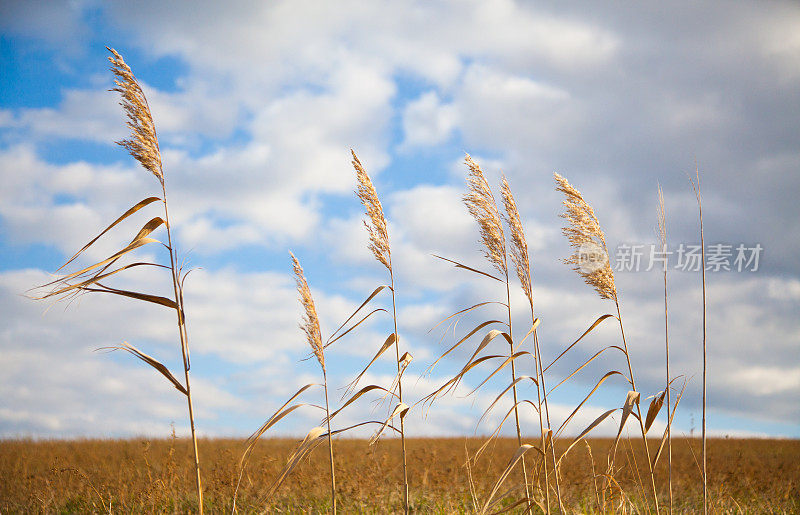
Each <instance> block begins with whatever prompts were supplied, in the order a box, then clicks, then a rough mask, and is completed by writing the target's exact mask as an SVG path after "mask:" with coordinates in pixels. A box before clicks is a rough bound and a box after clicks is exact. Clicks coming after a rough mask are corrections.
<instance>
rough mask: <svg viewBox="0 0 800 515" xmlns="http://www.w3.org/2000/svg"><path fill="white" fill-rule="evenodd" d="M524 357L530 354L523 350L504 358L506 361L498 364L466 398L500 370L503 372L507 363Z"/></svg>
mask: <svg viewBox="0 0 800 515" xmlns="http://www.w3.org/2000/svg"><path fill="white" fill-rule="evenodd" d="M525 355H528V356H530V355H531V353H530V352H528V351H525V350H523V351H520V352H516V353H514V354H512V355H511V356H508V357H507V358H506V359H505V360H504V361H503V362H502V363H501V364H500V366H499V367H497V368H495V369H494V372H492V373H491V374H489V376H488V377H487V378H486V379H484V380H483V382H482V383H481V384H479V385H478V386H476V387H475V388H474V389H473V390H472V391H471V392H469V393H468V394H467V396H470V395H472V394H473V393H475V392H477V391H478V390H479V389H480V387H481V386H483V385H485V384H486V383H488V382H489V380H490V379H491V378H492V377H494V376H495V374H497V373H498V372H500V371H501V370H503V369H504V368H505V367H506V365H508V364H509V363H511V362H512V361H514V360H515V359H517V358H519V357H521V356H525Z"/></svg>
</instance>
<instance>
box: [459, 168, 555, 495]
mask: <svg viewBox="0 0 800 515" xmlns="http://www.w3.org/2000/svg"><path fill="white" fill-rule="evenodd" d="M465 162H466V164H467V167H469V172H468V174H467V185H468V187H469V193H467V194H466V195H465V196H464V203H465V204H466V205H467V209H468V210H469V213H470V214H471V215H472V217H473V218H474V219H475V221H476V222H478V228H479V231H480V235H481V241H482V243H483V247H484V250H483V253H484V255H485V256H486V259H487V260H488V261H489V263H491V264H492V266H493V267H494V268H495V269H497V271H498V272H500V273H501V274H502V276H503V278H504V282H505V287H506V310H507V314H508V334H509V336H510V338H509V341H508V344H509V358H510V359H511V381H512V383H511V384H512V385H513V386H512V393H513V397H514V423H515V424H516V430H517V444H518V445H519V446H522V431H521V429H520V424H519V410H518V408H517V405H518V404H519V401H518V400H517V385H516V382H517V372H516V368H515V364H514V359H513V357H514V339H513V338H514V337H513V335H514V333H513V329H512V324H511V290H510V281H509V275H508V253H507V249H506V240H505V233H504V232H503V224H502V221H501V217H500V211H499V210H498V208H497V202H496V201H495V198H494V194H493V193H492V190H491V188H489V183H487V182H486V178H485V177H484V175H483V171H482V170H481V167H480V166H479V165H478V163H476V162H475V161H473V160H472V158H471V157H470V156H469V154H468V155H467V156H466V158H465ZM525 253H526V255H527V249H526V250H525ZM542 451H543V452H544V449H542ZM521 464H522V477H523V479H524V481H525V496H526V497H527V498H528V499H532V497H531V492H530V486H529V484H528V471H527V468H526V465H525V457H524V456H521Z"/></svg>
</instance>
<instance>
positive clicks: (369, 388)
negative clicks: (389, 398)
mask: <svg viewBox="0 0 800 515" xmlns="http://www.w3.org/2000/svg"><path fill="white" fill-rule="evenodd" d="M373 390H380V391H382V392H386V394H387V395H394V393H393V392H391V391H389V390H387V389H386V388H384V387H383V386H378V385H376V384H371V385H369V386H365V387H364V388H362V389H360V390H359V391H358V392H356V393H355V394H354V395H353V396H352V397H350V398H349V399H347V402H345V403H344V404H342V406H341V407H340V408H339V409H337V410H336V411H334V412H333V413H331V416H330V418H331V419H333V417H335V416H336V415H338V414H339V413H340V412H341V411H342V410H343V409H345V408H346V407H347V406H349V405H351V404H352V403H354V402H355V401H356V400H358V398H359V397H361V396H362V395H364V394H365V393H369V392H371V391H373ZM394 396H395V397H396V395H394Z"/></svg>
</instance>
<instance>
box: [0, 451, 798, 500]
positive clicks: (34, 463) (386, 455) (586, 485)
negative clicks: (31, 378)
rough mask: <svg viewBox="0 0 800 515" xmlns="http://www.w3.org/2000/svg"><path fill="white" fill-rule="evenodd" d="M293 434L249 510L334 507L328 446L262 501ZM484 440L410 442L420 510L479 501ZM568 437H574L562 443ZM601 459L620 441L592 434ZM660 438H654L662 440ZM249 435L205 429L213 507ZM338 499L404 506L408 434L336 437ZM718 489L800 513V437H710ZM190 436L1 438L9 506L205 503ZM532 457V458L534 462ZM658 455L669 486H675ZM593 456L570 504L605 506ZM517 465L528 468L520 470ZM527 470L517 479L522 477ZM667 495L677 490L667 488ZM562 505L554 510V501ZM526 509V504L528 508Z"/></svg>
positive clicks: (680, 462)
mask: <svg viewBox="0 0 800 515" xmlns="http://www.w3.org/2000/svg"><path fill="white" fill-rule="evenodd" d="M296 443H297V442H296V440H292V439H265V440H263V441H261V442H259V444H258V445H257V446H256V449H255V451H254V454H253V456H252V458H251V461H250V464H249V465H248V467H247V472H246V473H245V475H244V478H243V480H242V485H241V488H240V491H239V494H238V497H237V510H238V511H239V512H241V513H252V512H259V511H261V510H264V509H266V510H267V511H271V512H275V513H323V512H325V511H326V509H327V508H328V507H329V505H330V497H329V495H330V491H329V472H328V459H327V458H328V457H327V452H326V449H325V448H324V446H322V447H320V448H318V449H317V450H316V451H315V452H314V453H313V454H312V455H311V457H310V459H308V460H307V461H305V462H304V463H303V464H302V465H301V466H300V467H299V468H298V469H297V470H296V471H295V473H294V474H293V475H291V476H290V477H289V479H288V480H287V481H286V483H285V484H284V485H283V486H282V487H281V488H280V490H279V491H278V494H277V495H276V496H275V498H274V499H272V503H271V504H269V505H265V504H263V503H261V502H260V500H261V499H262V498H263V496H264V493H265V492H266V490H267V489H268V487H269V486H270V484H271V482H272V481H273V479H274V478H275V476H276V474H278V472H279V470H280V469H281V468H282V466H283V465H284V463H285V459H286V456H287V455H288V454H289V453H290V452H291V449H292V448H293V447H294V446H295V445H296ZM482 443H483V440H482V439H478V438H475V439H465V438H435V439H434V438H423V439H409V440H408V441H407V447H408V460H409V482H410V491H411V494H410V501H411V509H412V511H414V512H417V513H454V512H455V513H459V512H461V513H463V512H470V511H472V501H471V496H470V494H469V482H468V474H467V469H466V467H465V466H464V463H465V448H469V451H470V453H471V454H473V455H474V453H475V451H476V450H477V448H478V447H479V446H480V445H481V444H482ZM560 443H562V444H565V443H566V442H560ZM589 443H590V445H591V449H592V454H593V456H594V459H595V460H596V467H597V469H598V470H599V469H600V468H601V467H600V465H601V463H600V461H601V460H604V459H605V458H604V457H605V455H606V452H607V450H608V448H609V446H610V445H611V440H606V439H592V440H589ZM637 443H638V442H634V444H633V454H631V448H630V444H629V443H628V442H627V441H623V442H621V444H624V450H625V452H622V451H623V447H620V451H619V453H618V457H617V463H618V464H620V465H623V468H622V470H621V471H620V472H619V473H618V474H617V475H616V476H615V477H616V479H617V480H618V481H620V485H621V487H622V488H623V490H624V491H625V493H626V495H627V496H629V497H630V498H631V500H632V504H631V506H632V507H633V508H632V509H633V510H634V511H635V510H636V509H637V506H641V504H640V503H638V502H637V500H638V499H640V498H641V496H642V493H641V491H637V489H638V488H639V486H638V485H639V484H641V482H640V481H638V480H637V479H636V478H635V475H636V473H637V472H636V468H635V466H634V465H633V463H634V462H636V463H637V464H638V465H639V466H640V470H639V472H638V473H639V474H641V475H642V476H644V475H645V474H647V471H646V465H645V464H644V461H643V456H642V453H643V450H642V449H641V445H637ZM651 446H655V442H651ZM243 449H244V442H243V440H236V439H201V440H200V456H201V458H202V460H203V462H202V463H203V481H204V490H205V491H204V497H205V506H206V509H207V510H208V511H209V512H213V513H226V512H227V513H230V511H231V507H232V499H233V492H234V488H235V486H236V480H237V477H238V462H239V458H240V457H241V454H242V451H243ZM515 449H516V439H513V440H512V439H501V440H498V441H497V444H496V445H494V447H493V448H492V449H491V452H488V453H486V454H485V455H484V456H483V457H481V459H480V460H479V461H478V463H477V465H476V466H475V467H474V468H473V470H472V475H473V479H474V482H475V487H476V490H477V494H478V498H479V499H481V498H485V496H486V495H487V492H488V491H489V490H491V487H492V484H493V483H494V481H495V479H496V478H497V476H498V475H499V474H500V473H501V472H502V470H503V469H504V468H505V465H506V463H507V461H508V458H509V456H511V455H512V454H513V452H514V450H515ZM699 450H700V440H699V439H674V440H673V489H674V499H675V512H680V513H693V512H696V511H698V510H702V502H703V501H702V481H701V480H700V473H699V468H698V464H697V462H696V459H695V456H697V457H699ZM335 452H336V460H335V461H336V476H337V502H338V505H339V506H338V507H339V509H340V511H341V512H343V513H386V512H401V511H402V494H401V486H402V467H401V463H400V460H399V441H398V440H395V439H384V440H382V441H379V442H378V443H377V444H376V445H374V446H373V447H369V446H368V445H367V442H366V441H365V440H357V439H339V440H335ZM708 459H709V491H710V494H711V508H712V511H713V512H715V513H798V512H800V441H798V440H761V439H747V440H743V439H714V440H710V441H709V456H708ZM191 463H192V458H191V448H190V442H189V440H186V439H179V438H176V439H171V438H168V439H155V440H154V439H143V438H142V439H128V440H55V441H32V440H5V441H2V442H0V512H2V513H103V512H106V513H107V512H109V511H110V512H122V513H130V512H133V513H186V512H192V511H195V510H196V508H197V506H196V504H197V502H196V497H195V495H194V472H193V469H192V467H191ZM528 463H529V467H530V466H531V464H532V460H529V461H528ZM664 463H666V462H665V461H664V460H662V461H661V462H660V463H659V467H658V470H657V476H658V479H659V485H661V486H662V488H663V487H664V485H666V481H665V475H666V468H665V466H664ZM591 464H592V461H591V459H590V458H589V454H588V450H587V447H586V446H585V445H579V446H577V447H576V448H575V449H573V451H572V452H571V453H570V454H569V455H568V457H567V458H566V459H565V462H564V463H563V466H562V471H563V480H562V482H561V487H562V496H563V498H564V502H565V507H566V509H567V511H569V512H571V513H585V512H591V511H595V510H596V504H595V500H594V499H595V493H594V490H593V488H592V486H591V485H592V483H593V481H592V470H591ZM515 470H516V471H517V472H518V470H519V469H518V468H517V469H515ZM515 475H518V474H517V473H516V472H515V473H513V474H512V477H510V478H509V481H508V483H509V485H510V484H515V483H518V481H516V479H517V478H516V477H515ZM659 499H660V501H661V504H662V506H663V505H665V503H666V492H665V491H663V490H662V491H660V492H659ZM555 508H556V507H555V506H554V507H553V509H554V510H555ZM519 511H520V510H517V512H519Z"/></svg>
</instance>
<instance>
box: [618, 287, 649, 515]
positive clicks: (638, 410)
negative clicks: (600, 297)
mask: <svg viewBox="0 0 800 515" xmlns="http://www.w3.org/2000/svg"><path fill="white" fill-rule="evenodd" d="M614 303H615V304H616V306H617V321H618V322H619V331H620V334H621V335H622V346H623V347H624V348H625V360H626V361H627V363H628V373H629V374H630V380H631V388H632V389H633V391H634V392H636V391H638V390H636V382H635V380H634V378H633V366H631V357H630V354H628V343H627V342H626V340H625V329H624V328H623V327H622V313H621V312H620V309H619V300H618V299H615V300H614ZM636 414H637V415H638V417H636V418H637V420H638V421H639V428H640V429H641V431H642V443H643V444H644V450H645V453H646V455H647V467H648V469H649V470H650V483H651V486H652V487H653V503H654V504H655V506H656V514H658V513H659V508H658V492H657V491H656V478H655V474H654V473H653V462H652V461H651V460H650V447H649V446H648V445H647V433H646V432H645V430H644V422H643V420H644V419H643V418H642V410H641V408H640V407H639V403H638V402H637V403H636Z"/></svg>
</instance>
